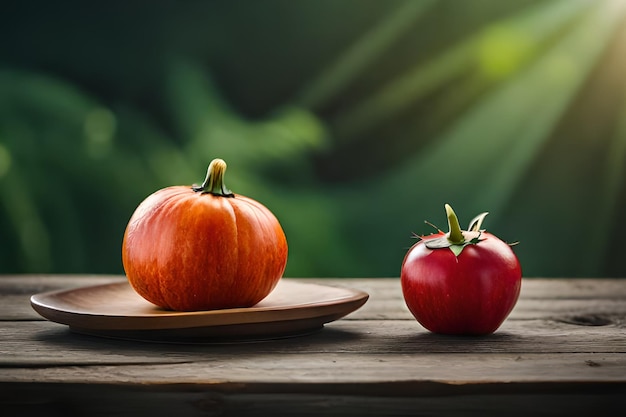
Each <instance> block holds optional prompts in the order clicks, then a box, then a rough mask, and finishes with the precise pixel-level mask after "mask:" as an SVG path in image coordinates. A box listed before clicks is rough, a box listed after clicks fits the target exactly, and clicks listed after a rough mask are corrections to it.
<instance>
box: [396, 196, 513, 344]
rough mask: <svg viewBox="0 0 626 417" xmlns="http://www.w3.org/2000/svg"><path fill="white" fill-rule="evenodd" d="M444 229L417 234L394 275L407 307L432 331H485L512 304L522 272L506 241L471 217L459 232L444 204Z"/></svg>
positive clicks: (496, 323) (497, 324)
mask: <svg viewBox="0 0 626 417" xmlns="http://www.w3.org/2000/svg"><path fill="white" fill-rule="evenodd" d="M446 211H447V213H448V223H449V225H450V232H448V233H443V232H440V233H437V234H434V235H431V236H425V237H422V238H421V240H420V241H419V242H418V243H416V244H415V245H414V246H413V247H412V248H411V249H410V250H409V251H408V253H407V254H406V257H405V258H404V261H403V263H402V270H401V274H400V279H401V284H402V293H403V296H404V299H405V302H406V305H407V307H408V308H409V310H410V311H411V313H412V314H413V316H415V318H416V319H417V321H418V322H419V323H420V324H421V325H422V326H424V327H425V328H426V329H428V330H430V331H432V332H434V333H443V334H459V335H485V334H490V333H493V332H494V331H496V330H497V329H498V328H499V327H500V325H501V324H502V323H503V322H504V320H505V319H506V318H507V317H508V315H509V313H510V312H511V311H512V310H513V307H515V304H516V302H517V299H518V297H519V293H520V288H521V281H522V270H521V266H520V263H519V260H518V258H517V256H516V255H515V253H514V252H513V250H512V249H511V247H510V245H508V244H507V243H505V242H503V241H502V240H500V239H498V238H497V237H496V236H494V235H492V234H491V233H487V232H485V231H484V230H479V229H480V225H481V223H482V220H483V218H484V216H485V215H486V214H487V213H483V214H482V215H480V216H477V217H476V218H475V219H474V220H473V221H472V223H471V224H470V227H469V228H468V229H469V230H468V231H462V230H461V229H460V227H459V225H458V220H457V217H456V215H455V214H454V211H453V210H452V208H451V207H450V206H448V205H446Z"/></svg>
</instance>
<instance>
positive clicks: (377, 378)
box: [0, 350, 626, 394]
mask: <svg viewBox="0 0 626 417" xmlns="http://www.w3.org/2000/svg"><path fill="white" fill-rule="evenodd" d="M168 360H169V361H171V363H167V361H168ZM0 369H2V372H1V374H0V381H2V382H7V383H17V382H28V381H39V382H47V383H90V384H93V383H111V384H114V383H117V384H164V383H168V384H202V385H226V384H246V385H250V384H259V385H260V384H322V383H324V384H330V383H334V384H349V383H362V384H365V383H372V384H373V383H379V384H382V383H391V382H393V383H399V382H410V383H416V382H437V383H440V384H448V385H469V384H481V385H486V384H497V383H505V384H510V383H518V384H519V383H527V384H530V383H536V384H546V385H550V384H558V383H571V384H574V383H588V384H591V383H619V384H623V385H624V387H625V388H626V376H625V374H626V358H625V357H624V355H623V354H615V353H579V354H568V355H563V354H516V353H497V354H488V355H486V354H483V355H475V354H471V353H421V352H415V353H411V354H401V355H398V354H394V355H391V354H381V353H377V354H369V355H362V354H360V353H307V355H306V356H303V355H301V354H296V353H284V352H283V353H281V354H280V355H277V354H272V353H259V354H256V355H254V354H251V353H250V352H248V354H227V352H226V351H225V350H221V351H220V352H212V353H211V352H209V353H206V354H205V356H204V357H203V358H200V357H197V358H195V359H194V360H193V361H187V362H184V361H180V362H176V361H175V360H174V358H164V359H163V360H162V361H161V362H156V361H154V362H145V363H118V364H110V365H97V364H89V363H88V361H85V363H84V364H82V365H78V364H76V363H74V364H66V365H49V366H44V365H39V366H32V367H6V368H0ZM397 388H398V387H396V389H397ZM492 388H493V389H496V388H495V386H492ZM283 389H284V388H283ZM291 389H292V390H293V389H296V388H291ZM388 394H391V392H390V393H388Z"/></svg>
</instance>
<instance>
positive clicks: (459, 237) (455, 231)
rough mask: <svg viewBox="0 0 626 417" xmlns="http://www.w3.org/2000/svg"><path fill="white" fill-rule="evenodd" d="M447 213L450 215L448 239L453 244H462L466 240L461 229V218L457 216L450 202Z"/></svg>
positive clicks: (447, 205)
mask: <svg viewBox="0 0 626 417" xmlns="http://www.w3.org/2000/svg"><path fill="white" fill-rule="evenodd" d="M445 207H446V215H447V216H448V228H449V229H450V231H449V232H448V240H449V241H450V242H451V243H453V244H461V243H463V242H465V237H464V236H463V232H462V231H461V225H460V224H459V219H458V217H456V213H455V212H454V210H452V207H450V205H449V204H446V206H445Z"/></svg>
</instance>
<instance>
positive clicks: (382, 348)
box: [0, 320, 626, 378]
mask: <svg viewBox="0 0 626 417" xmlns="http://www.w3.org/2000/svg"><path fill="white" fill-rule="evenodd" d="M0 352H1V353H2V354H1V355H0V366H4V367H18V366H25V367H28V366H53V365H76V364H117V363H153V362H156V363H163V362H166V363H167V362H175V363H180V362H185V361H196V360H203V359H205V358H206V357H207V356H206V355H216V357H218V358H222V357H224V356H225V357H231V356H232V355H240V356H246V357H247V356H251V357H255V356H257V355H260V354H263V355H269V356H271V355H274V356H277V357H279V356H280V355H283V354H293V353H298V354H302V355H306V356H303V357H307V358H308V357H309V356H310V355H312V354H344V353H353V354H361V355H363V361H367V360H369V359H368V358H369V357H370V356H371V355H374V354H380V355H413V354H416V353H426V352H428V353H446V354H449V353H467V354H471V355H475V356H476V357H484V356H486V355H492V354H496V353H501V354H502V353H507V354H515V355H524V354H531V353H546V354H547V353H550V354H552V353H555V354H557V353H589V354H598V353H626V332H624V330H623V328H621V327H618V326H614V325H608V326H596V327H587V326H577V325H571V324H566V323H560V322H545V321H540V320H537V321H510V322H506V323H505V324H504V325H503V326H502V328H501V330H499V331H498V332H496V333H495V334H493V335H491V336H487V337H471V338H467V337H451V336H441V335H435V334H432V333H429V332H427V331H425V330H424V329H423V328H422V327H421V326H419V325H418V324H417V322H414V321H408V320H396V321H392V320H385V321H375V320H368V321H356V320H339V321H337V322H334V323H331V324H329V325H327V326H326V328H325V329H323V330H321V331H319V332H318V333H315V334H312V335H308V336H302V337H296V338H291V339H281V340H273V341H264V342H258V343H240V344H203V343H195V344H193V343H188V344H167V343H144V342H136V341H119V340H114V339H106V338H99V337H91V336H84V335H79V334H74V333H71V332H70V331H69V330H68V329H67V327H66V326H61V325H57V324H55V323H49V322H39V321H36V322H18V323H4V325H3V326H2V327H1V328H0ZM624 378H626V372H625V373H624Z"/></svg>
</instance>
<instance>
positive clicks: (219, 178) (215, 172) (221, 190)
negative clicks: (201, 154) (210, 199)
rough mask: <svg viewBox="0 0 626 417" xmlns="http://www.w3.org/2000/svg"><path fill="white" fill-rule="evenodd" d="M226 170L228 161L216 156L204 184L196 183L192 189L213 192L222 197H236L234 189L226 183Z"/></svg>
mask: <svg viewBox="0 0 626 417" xmlns="http://www.w3.org/2000/svg"><path fill="white" fill-rule="evenodd" d="M225 172H226V162H224V160H223V159H220V158H215V159H214V160H212V161H211V163H210V164H209V168H208V169H207V172H206V178H205V179H204V182H203V183H202V185H200V186H197V185H194V186H193V187H192V189H193V190H194V191H195V192H199V193H202V194H207V193H208V194H212V195H217V196H221V197H234V196H235V194H233V192H232V191H230V190H229V189H228V188H226V185H225V184H224V174H225Z"/></svg>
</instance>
